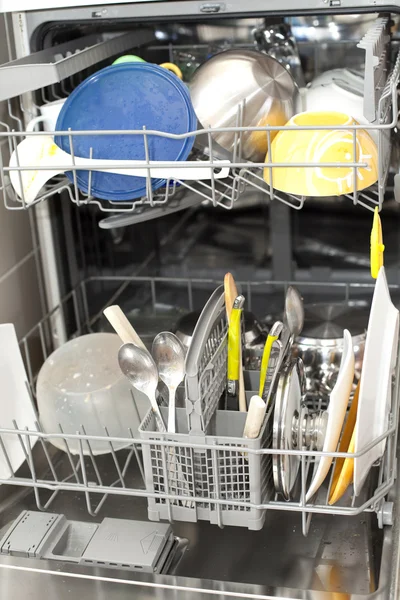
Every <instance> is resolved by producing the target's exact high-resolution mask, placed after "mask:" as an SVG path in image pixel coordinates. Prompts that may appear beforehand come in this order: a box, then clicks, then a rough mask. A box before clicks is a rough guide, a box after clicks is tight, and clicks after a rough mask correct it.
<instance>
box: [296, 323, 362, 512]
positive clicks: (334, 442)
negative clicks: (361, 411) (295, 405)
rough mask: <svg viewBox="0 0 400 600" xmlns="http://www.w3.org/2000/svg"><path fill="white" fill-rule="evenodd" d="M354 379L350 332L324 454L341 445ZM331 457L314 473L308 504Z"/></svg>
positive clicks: (331, 405)
mask: <svg viewBox="0 0 400 600" xmlns="http://www.w3.org/2000/svg"><path fill="white" fill-rule="evenodd" d="M353 379H354V350H353V341H352V339H351V334H350V332H349V331H348V330H347V329H345V330H344V332H343V354H342V360H341V362H340V368H339V374H338V378H337V381H336V384H335V387H334V388H333V390H332V392H331V395H330V399H329V405H328V410H327V412H328V423H327V426H326V434H325V441H324V447H323V451H324V452H335V451H336V448H337V446H338V443H339V438H340V433H341V431H342V427H343V423H344V419H345V417H346V410H347V405H348V403H349V399H350V393H351V388H352V384H353ZM332 460H333V458H332V457H331V456H322V457H321V460H320V461H319V462H318V467H317V470H316V472H315V473H314V477H313V479H312V482H311V485H310V487H309V489H308V492H307V496H306V501H307V502H308V501H309V500H310V499H311V498H312V497H313V496H314V494H315V493H316V492H317V491H318V490H319V488H320V486H321V485H322V484H323V482H324V480H325V477H326V476H327V474H328V471H329V468H330V466H331V464H332Z"/></svg>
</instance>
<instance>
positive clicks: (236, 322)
mask: <svg viewBox="0 0 400 600" xmlns="http://www.w3.org/2000/svg"><path fill="white" fill-rule="evenodd" d="M241 314H242V309H241V308H233V309H232V312H231V317H230V320H229V329H228V379H230V380H232V381H238V380H239V367H240V349H241V348H240V347H241V343H242V340H241V327H240V318H241Z"/></svg>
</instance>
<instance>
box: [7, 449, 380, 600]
mask: <svg viewBox="0 0 400 600" xmlns="http://www.w3.org/2000/svg"><path fill="white" fill-rule="evenodd" d="M121 452H122V453H123V452H124V451H121ZM55 459H58V468H59V469H60V468H61V472H62V465H63V462H65V461H66V456H65V455H64V454H63V453H61V452H57V453H56V455H55ZM60 461H61V462H60ZM97 463H98V466H99V467H100V468H101V473H102V478H103V480H104V481H105V482H107V476H108V474H110V476H111V473H113V470H114V468H115V467H114V464H113V460H112V457H111V456H109V455H104V456H102V457H98V459H97ZM129 479H130V480H131V481H130V485H131V486H132V487H137V488H143V489H144V486H143V482H142V480H141V476H140V472H139V469H138V467H137V465H136V463H134V462H132V465H131V468H130V472H129ZM5 491H6V490H5V488H4V487H3V490H2V495H3V496H4V499H3V501H2V503H1V504H0V526H1V530H0V537H1V536H2V535H3V534H4V533H5V532H6V530H7V528H8V527H9V525H10V523H11V522H12V521H13V519H15V518H16V517H18V515H19V514H20V513H21V512H22V511H23V510H37V507H36V502H35V497H34V494H33V493H32V492H30V493H26V491H25V490H22V491H21V489H18V488H12V492H11V494H10V495H7V497H6V494H5ZM9 491H10V490H7V492H9ZM40 494H41V500H42V501H46V499H47V497H49V495H50V492H47V491H42V490H41V492H40ZM92 495H93V496H95V494H92ZM0 497H1V496H0ZM50 511H51V512H52V513H61V514H64V515H65V516H66V517H67V519H70V520H78V521H85V522H89V521H91V522H100V521H102V519H103V518H104V517H106V516H107V517H114V518H125V519H137V520H147V501H146V499H145V498H137V497H128V496H119V495H112V494H110V495H109V496H108V498H107V500H106V501H105V503H104V505H103V507H102V508H101V510H100V511H99V513H98V515H97V517H96V518H95V519H92V518H91V517H90V516H89V515H88V513H87V508H86V500H85V495H84V494H79V493H75V492H74V493H72V492H59V494H58V496H57V497H56V498H55V500H54V501H53V502H52V504H51V507H50ZM172 528H173V532H174V535H175V536H178V537H180V538H186V539H187V540H188V546H187V548H186V550H185V552H184V553H183V555H182V557H181V558H180V560H179V561H177V562H176V563H175V564H174V566H173V568H172V572H171V574H170V575H164V576H154V581H164V582H168V581H170V583H171V584H172V583H173V584H174V585H176V582H185V584H184V585H185V586H189V587H190V586H191V585H193V586H195V587H196V586H197V584H196V582H198V581H199V580H200V581H201V582H202V584H201V587H202V588H207V586H210V585H211V586H212V587H215V585H218V586H219V589H220V590H221V592H222V591H223V590H225V586H228V588H227V589H226V591H228V590H229V589H230V590H232V589H242V590H244V589H246V590H247V593H250V594H261V595H263V594H266V593H268V594H271V593H272V591H274V594H273V596H271V597H274V596H279V595H282V596H283V590H288V589H289V590H290V589H291V590H292V592H294V590H296V593H298V594H300V595H293V596H285V597H290V598H315V599H316V598H321V600H322V598H323V600H325V599H328V598H331V596H325V595H324V596H318V595H317V596H314V595H307V594H312V593H313V592H332V593H339V594H344V596H343V600H344V599H345V598H350V596H349V595H350V594H356V595H357V598H358V597H364V596H368V595H369V594H370V593H371V592H373V591H374V590H376V589H377V587H378V584H379V565H380V562H381V552H382V545H383V533H382V530H379V529H378V527H377V519H376V516H375V514H371V513H365V514H361V515H359V516H357V517H344V518H343V517H338V516H331V515H314V516H313V519H312V523H311V527H310V531H309V535H308V537H307V538H304V537H303V535H302V531H301V522H300V515H299V514H298V513H294V512H293V513H290V512H289V513H282V512H276V511H269V512H268V513H267V518H266V522H265V525H264V528H263V529H262V530H261V531H258V532H254V531H248V530H246V529H242V528H235V527H226V528H224V529H223V530H221V529H219V528H218V527H217V526H214V525H210V524H209V523H205V522H199V523H197V524H190V523H180V522H176V523H173V525H172ZM21 561H22V563H23V564H24V566H25V568H26V567H28V568H34V569H36V568H38V569H39V570H42V569H50V570H52V569H56V570H57V571H58V572H60V571H61V572H63V569H67V570H68V571H71V570H72V572H73V573H75V572H78V573H81V572H82V573H84V574H85V575H86V576H89V577H97V576H100V577H101V576H104V577H105V578H106V579H107V578H116V579H119V578H122V579H124V580H125V579H127V573H126V572H123V573H122V572H119V571H114V570H106V569H99V568H90V567H84V568H83V567H77V566H76V565H66V563H53V564H50V563H51V562H52V561H44V560H38V559H16V558H10V557H4V556H3V557H0V567H4V566H7V564H10V563H11V564H13V565H14V566H15V565H17V566H18V565H19V564H20V563H21ZM4 573H5V572H4V571H3V570H0V590H1V589H2V586H3V583H4V577H3V576H4ZM6 573H7V575H6V577H7V578H10V577H11V576H12V575H14V578H15V582H16V585H17V587H18V585H19V581H20V577H21V576H23V577H26V576H27V574H26V572H24V574H23V575H21V572H20V571H13V570H10V571H8V570H6ZM149 577H150V579H149ZM128 578H134V579H136V581H143V578H144V580H145V581H146V580H147V581H149V580H153V577H152V576H148V577H147V578H146V576H145V575H143V574H137V573H128ZM17 581H18V583H17ZM88 581H91V579H89V580H88ZM210 582H212V583H210ZM10 585H11V580H10ZM13 585H14V584H13ZM68 585H69V586H72V587H71V592H73V590H74V589H77V588H75V587H74V586H75V583H74V578H71V579H68ZM79 585H82V581H81V580H79ZM97 585H100V583H97ZM232 585H233V586H234V588H232V587H231V586H232ZM236 585H238V586H239V588H235V586H236ZM243 586H245V587H244V588H243ZM9 589H11V588H9ZM13 589H14V588H13ZM301 590H303V591H304V595H303V592H302V591H301ZM131 593H132V590H131ZM148 593H149V592H148ZM285 593H286V592H285ZM1 597H2V598H4V599H7V600H8V598H9V597H11V596H7V595H4V594H1ZM27 597H28V598H36V596H34V595H28V596H27ZM86 597H90V596H85V598H86ZM99 597H101V598H102V597H103V596H97V598H99ZM127 597H128V596H127ZM146 597H148V596H146ZM163 597H164V596H163ZM13 598H18V594H15V595H14V594H13ZM108 598H114V596H113V595H112V594H111V595H109V596H108ZM115 598H118V599H120V598H125V596H124V595H122V596H121V595H116V596H115ZM333 598H335V599H336V598H337V599H339V598H342V596H341V595H340V596H332V599H333Z"/></svg>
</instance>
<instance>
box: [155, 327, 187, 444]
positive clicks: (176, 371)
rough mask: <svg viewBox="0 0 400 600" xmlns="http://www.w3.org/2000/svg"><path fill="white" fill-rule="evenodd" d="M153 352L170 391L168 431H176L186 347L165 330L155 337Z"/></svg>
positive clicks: (160, 374) (162, 379) (159, 370)
mask: <svg viewBox="0 0 400 600" xmlns="http://www.w3.org/2000/svg"><path fill="white" fill-rule="evenodd" d="M151 353H152V355H153V358H154V361H155V363H156V365H157V367H158V374H159V377H160V379H161V381H163V382H164V383H165V385H166V386H167V388H168V391H169V406H168V431H169V433H175V432H176V430H175V396H176V389H177V387H178V385H179V384H180V383H181V381H182V380H183V378H184V376H185V348H184V346H183V344H182V342H181V341H180V340H179V339H178V338H177V337H176V335H175V334H173V333H170V332H169V331H163V332H161V333H159V334H158V335H156V337H155V338H154V341H153V346H152V348H151Z"/></svg>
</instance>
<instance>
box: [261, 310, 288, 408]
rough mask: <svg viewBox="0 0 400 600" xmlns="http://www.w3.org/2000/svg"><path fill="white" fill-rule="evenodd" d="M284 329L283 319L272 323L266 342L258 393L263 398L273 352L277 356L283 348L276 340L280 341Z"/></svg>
mask: <svg viewBox="0 0 400 600" xmlns="http://www.w3.org/2000/svg"><path fill="white" fill-rule="evenodd" d="M282 330H283V323H282V321H276V322H275V323H274V324H273V325H272V327H271V330H270V332H269V334H268V337H267V341H266V342H265V346H264V351H263V355H262V360H261V373H260V386H259V391H258V395H259V396H261V398H262V397H263V394H264V387H265V383H266V378H267V373H268V368H269V364H270V359H271V353H273V355H274V356H275V357H276V354H277V352H278V354H280V352H281V348H280V347H279V345H278V344H276V343H275V342H277V341H278V339H279V337H280V335H281V333H282Z"/></svg>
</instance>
